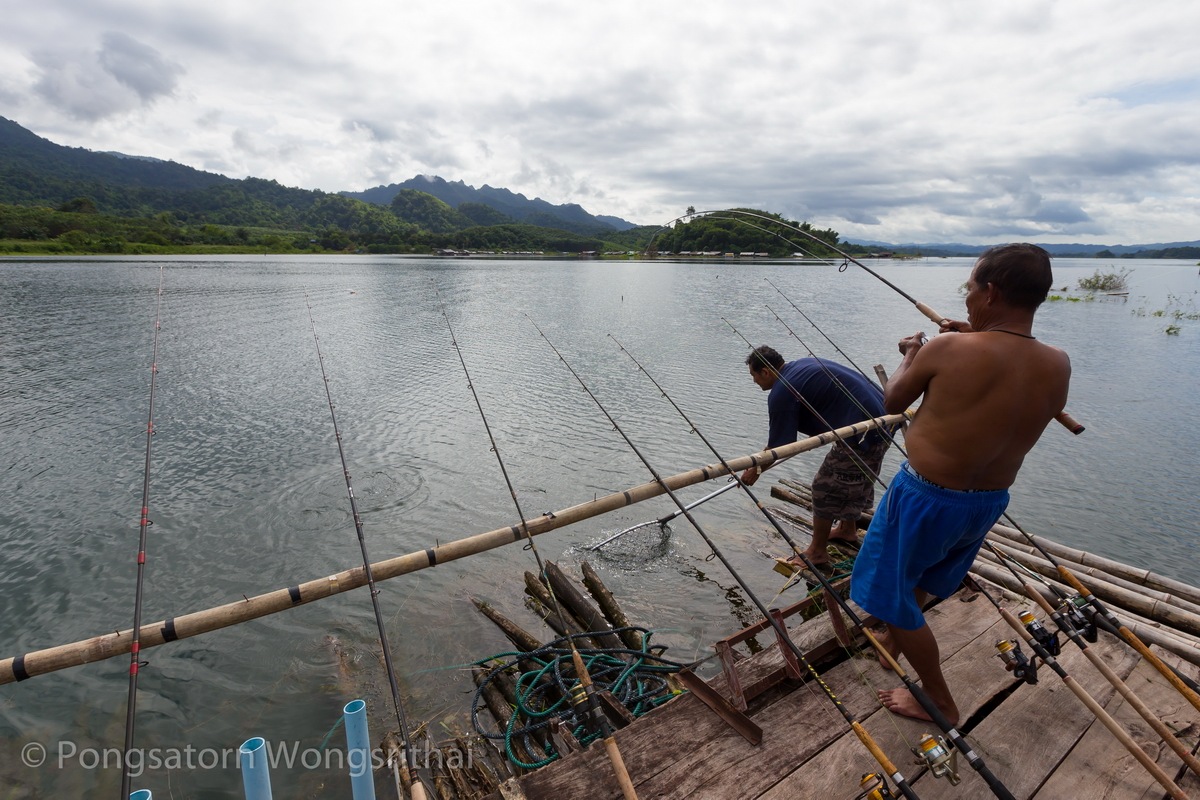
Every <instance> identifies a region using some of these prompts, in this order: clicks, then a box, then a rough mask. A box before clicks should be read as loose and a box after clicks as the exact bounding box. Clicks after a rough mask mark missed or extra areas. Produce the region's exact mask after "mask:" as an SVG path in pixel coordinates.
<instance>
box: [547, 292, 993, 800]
mask: <svg viewBox="0 0 1200 800" xmlns="http://www.w3.org/2000/svg"><path fill="white" fill-rule="evenodd" d="M526 319H528V320H529V322H530V323H531V324H532V325H533V327H534V328H536V329H537V332H538V333H539V334H540V335H541V337H542V339H544V340H545V342H546V344H548V345H549V346H550V349H551V350H553V351H554V354H555V355H556V356H558V359H559V361H561V362H562V363H563V365H564V366H565V367H566V368H567V369H568V370H569V371H570V372H571V375H572V376H574V378H575V380H576V381H577V382H578V383H579V385H580V386H581V387H582V388H583V390H584V392H586V393H587V395H588V397H590V398H591V399H592V402H593V403H595V404H596V407H597V408H598V409H600V412H601V413H602V414H604V416H605V418H607V419H608V421H609V423H610V424H611V425H612V426H613V429H614V430H616V431H617V433H619V434H620V435H621V438H622V439H624V440H625V443H626V444H627V445H628V446H629V448H630V449H631V450H632V451H633V452H634V454H635V455H636V456H637V457H638V459H639V460H640V461H641V462H642V464H643V465H644V466H645V467H646V469H647V470H648V471H649V472H650V474H651V475H652V476H653V477H654V480H655V482H656V483H657V484H658V485H659V486H660V487H661V488H662V489H663V490H664V491H665V492H666V493H667V495H669V496H670V498H671V500H672V501H673V502H674V503H675V505H676V506H678V507H679V508H680V509H681V510H682V511H683V512H684V516H685V517H686V518H687V520H688V522H690V523H691V524H692V527H693V528H695V529H696V532H697V533H699V534H700V537H701V538H702V539H704V542H705V543H706V544H707V545H708V546H709V549H711V550H712V552H713V555H714V556H716V557H717V558H718V559H719V560H720V561H721V563H722V564H723V565H724V566H725V568H726V569H727V570H729V573H730V575H732V576H733V578H734V580H735V581H737V583H738V585H739V586H741V588H742V591H743V592H744V593H745V594H746V596H747V597H749V598H750V600H751V601H752V602H753V603H754V605H755V606H756V607H757V608H758V610H759V613H761V614H762V615H763V617H764V618H765V619H766V620H768V621H769V622H770V624H771V626H772V627H773V628H774V629H775V631H776V633H777V634H778V635H779V637H780V641H781V642H783V643H786V645H787V646H788V648H789V649H790V650H791V651H792V653H793V654H794V655H795V656H796V658H797V660H798V661H799V662H800V663H801V664H803V665H804V667H805V668H806V669H807V670H808V672H809V674H810V675H811V676H812V677H813V679H814V680H815V681H816V682H817V683H818V684H819V685H820V686H821V688H822V690H823V691H824V692H825V695H826V697H828V698H829V699H830V700H831V701H832V702H833V704H834V706H835V707H836V708H837V709H838V711H839V712H841V714H842V717H843V718H844V719H845V720H846V722H847V723H848V724H849V725H850V728H851V730H853V731H854V733H855V735H856V736H858V739H859V741H860V742H862V744H863V746H864V747H866V748H867V749H868V750H869V751H870V752H871V754H872V755H873V756H874V757H875V759H876V761H878V762H879V765H880V766H881V767H882V768H883V769H884V770H885V771H886V772H887V773H888V776H889V777H890V778H891V779H892V782H893V783H895V784H896V787H897V789H899V790H900V792H901V793H902V794H904V796H905V797H906V798H909V800H914V798H917V794H916V792H914V791H913V789H912V787H911V786H909V785H908V781H907V780H905V778H904V776H903V775H902V774H901V773H900V772H899V770H897V769H896V767H895V765H894V764H892V762H891V761H890V760H889V759H888V757H887V756H886V755H885V754H884V753H883V751H882V750H880V749H879V746H878V745H877V744H875V741H874V739H872V738H871V735H870V734H869V733H867V730H866V729H865V728H863V726H862V724H861V723H860V722H859V721H858V719H857V718H856V717H855V716H854V715H853V714H852V713H851V712H850V710H849V709H847V708H846V707H845V706H844V705H843V704H842V701H841V700H840V699H839V698H838V696H837V695H836V694H835V693H834V692H833V690H832V689H831V688H829V685H828V684H827V683H825V679H824V678H822V677H821V674H820V673H819V672H817V670H816V669H815V668H814V667H813V666H812V664H811V663H809V661H808V660H807V659H806V658H805V657H804V653H803V652H802V651H801V650H800V648H799V647H798V646H797V645H796V643H795V642H794V641H792V638H791V636H789V635H788V632H787V629H786V628H785V627H784V626H783V624H782V623H780V622H779V620H777V619H776V618H775V617H774V615H772V614H771V613H770V611H769V610H768V609H767V608H766V606H764V605H763V604H762V601H761V600H759V598H758V595H757V594H755V593H754V591H753V590H752V589H751V588H750V587H749V585H748V584H747V583H746V581H745V580H744V579H743V578H742V577H741V575H740V574H739V573H738V571H737V570H736V569H735V568H734V566H733V565H732V564H731V563H730V562H729V560H728V559H727V558H726V557H725V554H724V553H723V552H722V551H721V550H720V548H718V547H717V545H716V543H714V542H713V540H712V538H711V537H709V535H708V534H707V533H705V531H704V529H703V528H702V527H701V526H700V523H699V522H697V521H696V518H695V517H694V516H692V513H691V512H690V511H687V510H686V508H685V505H684V503H683V501H682V500H680V499H679V497H678V495H676V494H675V492H674V491H672V490H671V487H670V486H668V485H667V483H666V482H665V481H664V480H663V479H662V477H661V476H660V475H659V474H658V471H657V470H655V469H654V467H653V466H652V465H651V464H650V462H649V461H648V460H647V459H646V457H645V456H644V455H642V452H641V450H639V449H638V447H637V445H635V444H634V443H633V440H632V439H630V438H629V436H628V435H626V433H625V431H624V430H623V429H622V428H621V426H620V424H619V423H618V422H617V421H616V420H615V419H614V418H613V416H612V415H611V414H609V413H608V410H607V409H605V407H604V405H603V404H602V403H601V402H600V400H599V398H597V397H596V395H595V394H593V393H592V390H591V389H589V388H588V385H587V384H586V383H585V382H584V380H583V378H582V377H580V376H579V373H577V372H576V371H575V369H574V368H573V367H572V366H571V365H570V363H568V362H567V360H566V359H565V358H564V357H563V355H562V353H560V352H559V351H558V348H557V347H555V346H554V343H553V342H551V341H550V339H549V337H547V336H546V334H545V333H543V332H542V329H541V328H540V327H538V324H537V323H536V322H534V321H533V319H532V318H531V317H529V315H526ZM614 341H615V340H614ZM693 429H694V428H693ZM726 469H727V470H728V469H729V467H728V465H726ZM1009 798H1011V795H1008V796H1006V800H1008V799H1009Z"/></svg>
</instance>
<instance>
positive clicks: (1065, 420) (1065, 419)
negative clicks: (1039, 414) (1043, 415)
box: [1055, 411, 1087, 436]
mask: <svg viewBox="0 0 1200 800" xmlns="http://www.w3.org/2000/svg"><path fill="white" fill-rule="evenodd" d="M1055 419H1056V420H1058V421H1059V422H1061V423H1062V425H1063V427H1064V428H1066V429H1067V430H1069V431H1070V432H1071V433H1073V434H1075V435H1076V436H1078V435H1079V434H1081V433H1083V432H1084V431H1085V430H1087V428H1085V427H1083V425H1081V424H1080V423H1079V420H1077V419H1075V418H1074V417H1072V416H1071V415H1070V414H1068V413H1067V412H1066V411H1060V412H1058V416H1056V417H1055Z"/></svg>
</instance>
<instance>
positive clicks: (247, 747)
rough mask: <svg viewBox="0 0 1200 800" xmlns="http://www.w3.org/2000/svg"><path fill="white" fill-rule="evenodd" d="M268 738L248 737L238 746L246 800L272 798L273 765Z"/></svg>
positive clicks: (267, 799)
mask: <svg viewBox="0 0 1200 800" xmlns="http://www.w3.org/2000/svg"><path fill="white" fill-rule="evenodd" d="M268 755H269V753H268V750H267V740H266V739H264V738H262V737H261V736H255V737H254V738H253V739H247V740H246V741H245V742H243V743H242V746H241V747H239V748H238V766H239V767H241V768H242V786H243V788H245V790H246V800H271V766H270V764H268V763H267V761H268Z"/></svg>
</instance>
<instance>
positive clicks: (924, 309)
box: [654, 208, 1084, 435]
mask: <svg viewBox="0 0 1200 800" xmlns="http://www.w3.org/2000/svg"><path fill="white" fill-rule="evenodd" d="M710 214H734V215H739V216H746V217H750V218H752V219H760V220H765V221H766V222H769V223H772V224H775V225H780V226H782V227H784V228H787V229H789V230H792V231H795V232H796V233H798V234H800V235H801V236H804V237H805V238H807V239H810V240H812V241H814V242H816V243H817V244H819V245H821V246H822V247H827V248H829V249H830V250H832V251H834V252H835V253H837V254H838V255H840V256H841V257H842V258H843V259H845V261H844V262H843V263H842V265H841V266H840V267H838V271H839V272H844V271H845V270H846V268H847V266H848V265H849V264H854V265H855V266H857V267H860V268H862V269H863V270H864V271H866V272H867V273H869V274H870V275H872V276H874V277H875V278H877V279H878V280H880V281H881V282H883V283H884V284H886V285H887V286H888V287H889V288H890V289H892V290H893V291H895V292H896V293H897V294H899V295H900V296H901V297H903V298H904V299H905V300H907V301H909V302H910V303H912V304H913V305H914V306H915V307H916V309H917V310H918V311H920V312H921V313H922V314H924V315H925V317H926V318H928V319H929V321H930V322H934V323H936V324H937V325H938V326H939V327H941V326H942V325H944V324H946V323H948V322H950V320H949V319H948V318H947V317H944V316H942V315H941V314H939V313H937V312H936V311H934V310H933V309H932V308H930V307H929V306H927V305H925V304H924V303H922V302H920V301H919V300H917V299H916V298H915V297H913V296H912V295H910V294H908V293H907V292H905V291H904V290H903V289H901V288H900V287H899V286H897V285H896V284H894V283H892V282H891V281H889V280H888V279H887V278H885V277H883V276H882V275H880V274H879V273H878V272H876V271H875V270H873V269H871V268H870V267H868V266H867V265H866V264H864V263H862V262H861V261H859V260H858V259H856V258H855V257H854V256H852V255H850V254H849V253H847V252H846V251H844V250H842V249H841V248H839V247H838V246H837V245H836V244H831V243H830V242H828V241H826V240H824V239H822V238H820V237H819V236H816V235H814V234H813V233H810V232H809V231H806V230H804V229H803V228H801V227H797V226H796V225H793V224H791V223H790V222H787V221H785V220H782V219H776V218H774V217H769V216H766V215H764V214H758V213H755V212H752V211H744V210H742V209H737V208H729V209H724V210H720V211H698V212H693V213H691V214H684V215H683V216H680V217H676V218H675V219H673V220H671V221H670V222H668V223H667V225H665V226H663V228H660V229H659V230H660V231H661V230H664V229H665V228H667V227H669V226H671V225H673V224H674V223H675V222H678V221H679V220H683V219H687V218H690V217H702V216H707V215H710ZM654 235H655V236H657V235H658V232H655V234H654ZM785 241H786V239H785ZM1055 419H1056V420H1057V421H1058V422H1059V423H1060V424H1062V426H1063V427H1065V428H1066V429H1067V430H1069V431H1071V433H1074V434H1076V435H1078V434H1080V433H1083V431H1084V427H1083V425H1081V424H1080V423H1079V422H1078V421H1076V420H1075V419H1074V418H1073V417H1072V416H1071V415H1070V414H1068V413H1067V412H1066V411H1065V410H1064V411H1060V412H1059V413H1058V414H1057V415H1056V416H1055Z"/></svg>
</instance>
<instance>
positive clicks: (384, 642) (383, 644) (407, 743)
mask: <svg viewBox="0 0 1200 800" xmlns="http://www.w3.org/2000/svg"><path fill="white" fill-rule="evenodd" d="M304 305H305V306H307V307H308V323H309V325H310V326H311V327H312V334H313V344H314V345H315V346H316V350H317V363H318V364H319V365H320V367H321V380H322V382H324V384H325V400H326V401H327V402H328V404H329V418H330V419H331V420H332V421H333V436H334V439H336V440H337V449H338V458H339V459H341V462H342V476H343V477H344V478H345V479H346V494H347V496H348V497H349V498H350V513H351V515H352V516H353V518H354V531H355V533H356V534H358V547H359V550H361V551H362V559H363V574H364V576H365V577H366V579H367V586H368V587H369V588H370V591H371V608H372V609H373V610H374V612H375V626H376V627H377V628H378V629H379V646H380V648H381V649H382V650H383V665H384V667H385V669H386V671H387V677H388V685H389V687H390V688H391V690H392V705H393V706H394V707H395V709H396V723H397V724H398V725H399V726H400V738H401V739H402V740H403V741H402V745H403V748H404V764H405V768H406V769H407V771H408V779H409V784H410V786H411V790H412V800H425V786H424V785H423V784H422V783H421V777H420V775H418V774H417V760H416V754H415V753H414V751H413V746H412V737H411V736H410V735H409V729H408V718H407V717H406V716H405V714H404V703H403V702H402V701H401V700H400V686H399V684H398V683H397V682H396V668H395V666H394V665H393V664H392V648H391V647H390V646H389V645H388V638H387V627H386V626H385V625H384V622H383V612H382V611H381V610H380V608H379V589H378V588H376V586H375V573H374V571H373V570H372V569H371V558H370V556H369V555H368V553H367V539H366V536H364V534H363V522H362V516H361V515H360V514H359V513H358V501H357V500H356V499H355V497H354V485H353V483H352V482H351V480H350V468H349V467H348V466H347V465H346V450H345V448H344V447H343V446H342V432H341V430H340V429H339V428H338V421H337V414H336V413H334V406H333V393H332V391H331V390H330V388H329V376H328V375H327V374H326V372H325V357H324V356H323V355H322V354H321V338H320V337H319V336H317V323H316V322H315V321H314V320H313V311H312V303H311V302H309V299H308V290H307V289H306V290H305V291H304Z"/></svg>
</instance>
